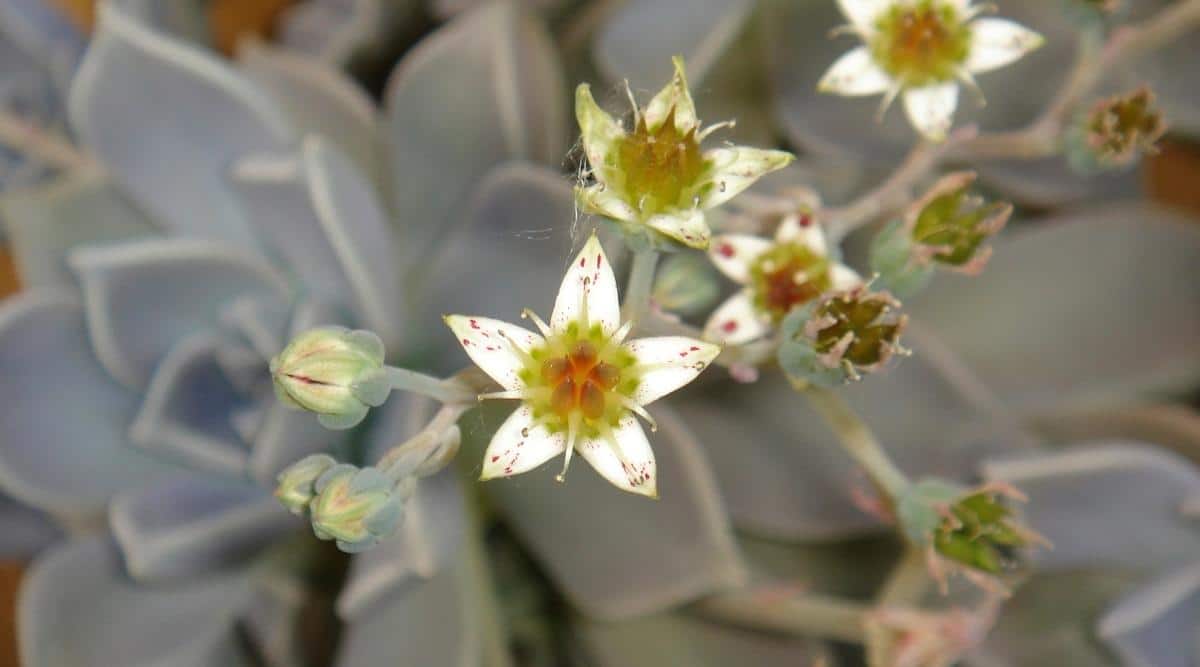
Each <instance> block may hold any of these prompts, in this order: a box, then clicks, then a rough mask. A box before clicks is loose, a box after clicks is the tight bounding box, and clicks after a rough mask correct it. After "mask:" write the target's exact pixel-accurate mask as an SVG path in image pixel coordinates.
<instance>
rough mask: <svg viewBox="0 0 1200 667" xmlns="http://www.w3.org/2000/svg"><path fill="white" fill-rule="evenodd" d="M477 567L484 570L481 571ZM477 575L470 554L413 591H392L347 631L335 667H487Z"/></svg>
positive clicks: (480, 584)
mask: <svg viewBox="0 0 1200 667" xmlns="http://www.w3.org/2000/svg"><path fill="white" fill-rule="evenodd" d="M479 567H482V566H481V565H480V566H479ZM486 586H487V584H486V583H485V582H483V581H481V580H480V574H479V570H478V569H477V567H476V566H475V564H473V563H472V562H471V555H470V554H468V550H467V549H461V550H460V551H459V558H458V559H456V563H455V564H454V565H453V566H452V567H447V568H445V569H443V570H442V571H441V572H439V573H438V574H437V575H436V576H434V577H433V578H432V579H431V580H429V581H427V582H424V583H422V584H420V585H418V586H416V587H415V588H413V589H412V590H406V591H393V592H392V593H391V595H389V596H388V597H387V598H385V599H382V600H379V601H378V602H377V603H376V604H375V605H373V606H372V609H371V613H370V614H366V615H364V616H362V617H361V618H358V619H357V620H355V622H353V623H351V624H349V625H347V627H346V630H345V633H344V634H343V638H342V642H341V647H340V650H339V652H338V657H337V662H336V663H335V664H336V665H337V667H377V666H378V665H446V666H447V667H478V666H479V665H481V664H483V658H482V655H483V651H484V643H485V639H484V636H483V633H484V623H485V621H484V619H483V617H484V615H485V614H487V613H488V609H487V607H488V603H487V602H485V601H483V600H481V599H480V597H481V595H482V593H481V589H483V588H486Z"/></svg>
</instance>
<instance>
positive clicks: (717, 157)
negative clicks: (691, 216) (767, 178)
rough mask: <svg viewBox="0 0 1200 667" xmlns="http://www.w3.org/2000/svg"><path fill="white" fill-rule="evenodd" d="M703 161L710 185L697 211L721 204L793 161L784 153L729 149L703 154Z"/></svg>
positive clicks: (789, 154) (789, 155)
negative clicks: (707, 166) (709, 170)
mask: <svg viewBox="0 0 1200 667" xmlns="http://www.w3.org/2000/svg"><path fill="white" fill-rule="evenodd" d="M704 159H705V161H706V162H707V163H708V164H709V165H710V168H711V169H712V174H711V176H710V179H711V182H712V185H711V186H710V187H709V188H708V191H707V192H705V193H704V194H703V195H702V196H701V197H700V208H713V207H715V206H720V205H721V204H724V203H725V202H727V201H729V200H730V199H733V198H734V197H736V196H737V195H739V194H741V192H742V191H743V190H745V189H746V188H748V187H750V186H751V185H754V182H755V181H757V180H758V179H759V178H761V177H762V176H763V175H765V174H769V173H771V172H773V171H776V170H778V169H783V168H784V167H786V166H788V164H789V163H790V162H791V161H792V160H794V159H796V158H795V157H794V156H793V155H792V154H791V153H789V152H787V151H775V150H764V149H761V148H749V147H747V146H729V147H725V148H714V149H713V150H710V151H707V152H705V154H704Z"/></svg>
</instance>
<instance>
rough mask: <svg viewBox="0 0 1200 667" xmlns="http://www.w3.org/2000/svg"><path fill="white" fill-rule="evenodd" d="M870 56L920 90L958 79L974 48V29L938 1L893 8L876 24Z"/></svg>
mask: <svg viewBox="0 0 1200 667" xmlns="http://www.w3.org/2000/svg"><path fill="white" fill-rule="evenodd" d="M875 28H876V34H875V38H874V39H873V40H872V41H871V44H870V48H871V56H872V57H873V58H874V60H875V62H876V63H878V64H879V66H880V67H882V68H883V70H884V71H885V72H887V73H888V74H890V75H891V76H892V77H893V78H894V79H896V80H898V81H900V82H901V83H902V84H904V85H905V86H908V87H920V86H926V85H930V84H934V83H941V82H944V81H951V80H953V79H954V78H955V75H956V74H957V72H958V70H959V68H960V67H961V66H962V64H963V63H964V62H965V61H966V59H967V55H968V52H969V51H970V46H971V29H970V28H969V27H967V25H966V24H965V23H963V22H962V20H961V18H960V17H959V16H958V12H957V11H956V10H955V9H954V8H953V7H951V6H949V5H944V4H941V3H939V2H936V0H923V1H922V2H919V3H917V4H916V5H915V6H904V5H900V4H897V5H894V6H893V7H892V8H891V9H889V10H888V11H886V12H885V13H884V14H883V15H882V16H881V17H880V18H879V20H878V21H877V22H876V24H875Z"/></svg>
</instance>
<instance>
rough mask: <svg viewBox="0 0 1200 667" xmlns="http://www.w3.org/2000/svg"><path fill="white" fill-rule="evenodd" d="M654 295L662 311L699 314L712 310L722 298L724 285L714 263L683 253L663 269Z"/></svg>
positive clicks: (668, 259) (668, 260) (663, 264)
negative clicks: (719, 279) (718, 277)
mask: <svg viewBox="0 0 1200 667" xmlns="http://www.w3.org/2000/svg"><path fill="white" fill-rule="evenodd" d="M651 296H652V298H653V299H654V304H655V305H657V306H658V307H659V308H661V309H662V310H665V311H668V312H672V313H677V314H679V315H684V316H686V315H695V314H697V313H702V312H706V311H708V310H709V309H711V308H712V306H713V304H715V303H716V301H717V298H718V297H720V296H721V286H720V284H719V281H718V279H717V274H716V271H714V270H713V268H712V264H710V263H709V262H708V261H706V260H705V259H704V258H703V256H700V255H694V254H684V253H679V254H673V255H671V256H670V257H668V258H667V259H666V261H664V262H663V263H662V266H661V267H659V269H658V277H657V279H656V280H655V282H654V292H653V293H652V295H651Z"/></svg>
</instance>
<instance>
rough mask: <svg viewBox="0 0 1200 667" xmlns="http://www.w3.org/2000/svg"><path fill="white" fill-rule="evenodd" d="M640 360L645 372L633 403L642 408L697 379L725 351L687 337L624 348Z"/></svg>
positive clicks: (641, 341) (647, 340)
mask: <svg viewBox="0 0 1200 667" xmlns="http://www.w3.org/2000/svg"><path fill="white" fill-rule="evenodd" d="M621 348H622V349H624V350H625V351H626V352H629V353H630V354H632V355H633V356H634V358H636V359H637V366H638V368H639V369H640V370H641V374H640V375H639V378H638V379H639V382H638V386H637V389H636V390H634V392H633V400H634V401H636V402H637V403H638V404H640V405H650V404H651V403H653V402H654V401H657V400H658V399H660V398H662V397H663V396H666V395H667V394H669V393H671V392H673V391H675V390H676V389H679V388H680V387H682V386H683V385H685V384H687V383H689V382H691V381H692V380H695V379H696V376H697V375H699V374H700V373H701V372H702V371H703V370H704V369H705V368H708V365H709V364H710V363H712V360H713V359H716V358H717V355H718V354H720V353H721V348H720V347H719V346H717V345H713V344H712V343H705V342H702V341H698V340H693V339H691V338H685V337H683V336H662V337H659V338H639V339H637V340H631V341H629V342H627V343H625V344H624V345H622V346H621Z"/></svg>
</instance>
